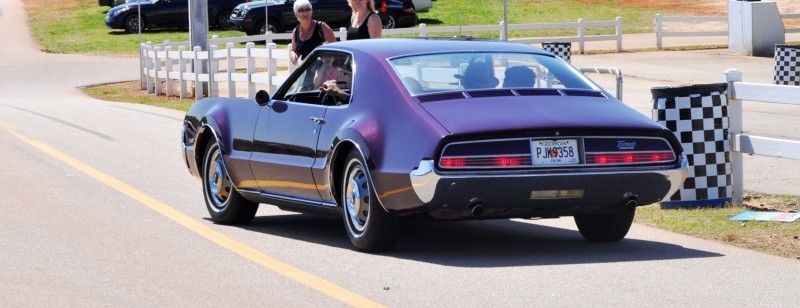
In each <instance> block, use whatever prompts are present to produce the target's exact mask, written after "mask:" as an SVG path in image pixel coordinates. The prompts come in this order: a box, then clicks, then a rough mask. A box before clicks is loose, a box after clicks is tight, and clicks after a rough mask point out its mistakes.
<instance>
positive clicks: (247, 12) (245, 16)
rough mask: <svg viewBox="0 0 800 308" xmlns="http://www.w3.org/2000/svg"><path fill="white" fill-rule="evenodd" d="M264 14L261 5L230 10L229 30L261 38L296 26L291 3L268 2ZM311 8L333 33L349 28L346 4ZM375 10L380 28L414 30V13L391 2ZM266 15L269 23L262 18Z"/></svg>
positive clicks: (327, 1) (319, 3) (343, 0)
mask: <svg viewBox="0 0 800 308" xmlns="http://www.w3.org/2000/svg"><path fill="white" fill-rule="evenodd" d="M267 2H269V3H268V5H269V7H268V9H267V10H265V8H264V5H265V1H258V2H248V3H242V4H240V5H239V6H237V7H236V8H234V9H233V13H232V14H231V17H230V22H231V23H232V24H233V27H234V28H236V29H238V30H240V31H244V32H246V33H247V34H249V35H256V34H264V33H266V31H267V29H269V31H271V32H273V33H283V32H286V31H290V30H291V29H293V28H294V27H295V26H297V24H298V21H297V18H295V16H294V0H269V1H267ZM309 2H311V6H312V7H313V8H314V15H313V16H314V17H313V18H314V19H315V20H319V21H324V22H325V23H327V24H328V25H329V26H330V27H331V28H333V29H334V30H336V29H338V28H340V27H345V28H347V27H349V26H350V15H351V14H352V10H351V9H350V6H348V5H347V0H309ZM375 4H376V5H375V8H377V9H378V10H379V11H380V15H381V21H383V25H384V28H395V27H398V26H414V25H416V24H417V14H416V12H414V9H413V8H411V7H409V6H407V5H405V4H403V2H401V1H394V0H375ZM265 11H269V19H268V20H267V19H266V18H264V16H265V15H266V12H265Z"/></svg>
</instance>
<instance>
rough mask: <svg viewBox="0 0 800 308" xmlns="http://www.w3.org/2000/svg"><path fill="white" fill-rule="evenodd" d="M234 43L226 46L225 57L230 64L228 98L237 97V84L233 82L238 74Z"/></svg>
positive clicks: (228, 69) (227, 70)
mask: <svg viewBox="0 0 800 308" xmlns="http://www.w3.org/2000/svg"><path fill="white" fill-rule="evenodd" d="M232 51H233V43H228V44H225V57H226V58H227V60H228V61H227V62H228V64H227V65H226V66H227V69H226V72H227V75H228V97H236V82H235V81H233V73H235V72H236V59H235V58H234V57H233V54H232Z"/></svg>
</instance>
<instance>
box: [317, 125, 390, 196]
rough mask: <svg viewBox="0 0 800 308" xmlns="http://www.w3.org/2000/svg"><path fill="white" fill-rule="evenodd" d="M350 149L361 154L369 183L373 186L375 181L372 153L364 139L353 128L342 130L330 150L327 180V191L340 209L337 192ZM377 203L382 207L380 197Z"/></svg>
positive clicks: (340, 186) (340, 185)
mask: <svg viewBox="0 0 800 308" xmlns="http://www.w3.org/2000/svg"><path fill="white" fill-rule="evenodd" d="M352 151H355V152H357V153H358V154H359V155H360V156H361V160H362V161H364V163H365V164H366V166H365V167H366V170H365V171H366V172H367V176H368V178H369V181H370V185H372V187H373V188H375V183H374V180H373V178H372V171H373V170H374V169H375V164H374V163H373V159H372V154H371V152H370V151H369V147H367V143H366V141H365V140H364V138H363V137H362V136H361V135H360V134H359V133H358V132H356V131H355V130H349V129H348V130H344V131H342V133H340V134H339V136H338V137H337V142H336V146H334V148H333V150H332V151H331V155H330V162H329V164H328V166H329V168H330V170H329V172H328V182H329V183H331V185H330V186H329V190H330V191H329V193H330V194H331V196H333V198H334V200H336V207H338V208H339V209H340V210H341V209H342V200H341V195H340V194H339V192H340V191H341V188H342V185H344V183H342V180H343V178H344V172H345V170H344V168H345V164H346V163H347V161H346V160H347V155H348V154H349V153H350V152H352ZM378 203H379V204H380V205H381V207H383V203H382V202H380V198H379V200H378ZM384 209H385V207H384Z"/></svg>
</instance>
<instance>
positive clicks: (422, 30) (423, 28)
mask: <svg viewBox="0 0 800 308" xmlns="http://www.w3.org/2000/svg"><path fill="white" fill-rule="evenodd" d="M419 37H428V25H426V24H422V23H421V24H419Z"/></svg>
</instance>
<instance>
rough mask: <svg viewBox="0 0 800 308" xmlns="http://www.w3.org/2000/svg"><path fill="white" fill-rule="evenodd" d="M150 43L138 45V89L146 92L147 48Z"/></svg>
mask: <svg viewBox="0 0 800 308" xmlns="http://www.w3.org/2000/svg"><path fill="white" fill-rule="evenodd" d="M149 44H150V42H147V43H139V87H140V88H141V89H142V90H147V80H145V78H147V73H146V72H147V47H148V46H149Z"/></svg>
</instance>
